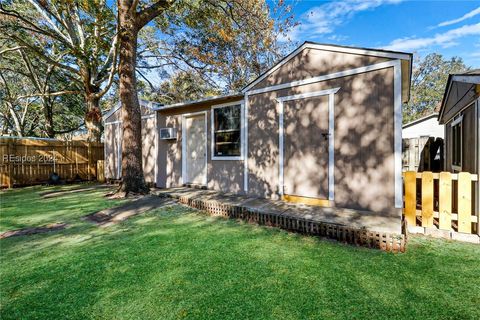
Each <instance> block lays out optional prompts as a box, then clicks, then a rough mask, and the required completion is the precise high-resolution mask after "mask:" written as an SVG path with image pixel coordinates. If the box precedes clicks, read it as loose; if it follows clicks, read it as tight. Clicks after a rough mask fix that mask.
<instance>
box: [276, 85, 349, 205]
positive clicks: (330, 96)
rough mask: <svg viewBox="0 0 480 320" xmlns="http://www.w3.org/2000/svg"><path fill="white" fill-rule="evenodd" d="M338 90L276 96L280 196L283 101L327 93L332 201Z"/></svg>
mask: <svg viewBox="0 0 480 320" xmlns="http://www.w3.org/2000/svg"><path fill="white" fill-rule="evenodd" d="M338 90H340V87H337V88H332V89H327V90H321V91H315V92H308V93H303V94H297V95H293V96H287V97H280V98H277V99H276V100H277V102H278V109H279V110H278V114H279V119H278V123H279V128H278V140H279V176H278V181H279V182H278V191H279V193H280V196H282V195H283V194H284V162H285V154H284V152H285V151H284V147H285V146H284V136H285V130H284V102H285V101H292V100H299V99H305V98H312V97H320V96H327V95H328V200H331V201H333V200H334V198H335V177H334V167H335V159H334V156H335V150H334V149H335V145H334V141H335V140H334V138H335V137H334V133H335V132H334V131H335V130H334V128H335V124H334V121H335V120H334V119H335V117H334V109H335V97H334V96H335V93H337V92H338Z"/></svg>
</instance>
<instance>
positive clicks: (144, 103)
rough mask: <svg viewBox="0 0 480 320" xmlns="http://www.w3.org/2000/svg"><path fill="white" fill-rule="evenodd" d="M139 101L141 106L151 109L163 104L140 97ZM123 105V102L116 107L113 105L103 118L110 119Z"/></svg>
mask: <svg viewBox="0 0 480 320" xmlns="http://www.w3.org/2000/svg"><path fill="white" fill-rule="evenodd" d="M138 102H139V103H140V106H141V107H144V108H148V109H151V110H157V108H159V107H160V106H162V104H161V103H158V102H153V101H148V100H143V99H138ZM121 107H122V104H121V103H120V102H118V103H117V104H116V105H115V107H113V108H112V109H110V110H109V111H108V112H107V113H105V114H104V115H103V120H104V121H105V120H106V119H108V118H109V117H110V116H111V115H112V114H114V113H115V112H117V110H118V109H120V108H121Z"/></svg>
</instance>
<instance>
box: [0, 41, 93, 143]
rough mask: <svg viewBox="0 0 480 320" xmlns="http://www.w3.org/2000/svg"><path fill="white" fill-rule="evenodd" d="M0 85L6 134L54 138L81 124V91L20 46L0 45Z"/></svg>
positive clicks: (82, 104) (0, 109) (53, 67)
mask: <svg viewBox="0 0 480 320" xmlns="http://www.w3.org/2000/svg"><path fill="white" fill-rule="evenodd" d="M3 48H9V49H3ZM2 49H3V50H2ZM0 84H1V87H0V94H1V95H2V97H3V99H2V101H1V107H0V112H1V113H2V115H3V118H4V119H6V120H7V121H5V123H4V126H5V128H4V132H5V133H7V132H10V133H11V134H13V135H16V136H25V135H26V136H39V137H48V138H54V137H55V135H58V134H62V133H66V132H70V131H73V130H76V129H78V128H79V127H80V126H81V125H82V124H83V114H84V110H85V104H84V101H83V97H82V96H79V93H81V89H80V88H78V86H77V85H76V84H75V83H74V82H73V83H72V82H71V81H69V79H68V77H67V76H66V75H65V73H64V72H63V71H62V70H61V69H58V68H56V67H55V65H47V64H45V63H42V61H41V60H39V59H36V58H35V57H32V58H31V57H29V56H28V55H27V54H26V52H24V48H23V47H13V48H12V46H11V44H10V45H9V44H8V43H1V44H0Z"/></svg>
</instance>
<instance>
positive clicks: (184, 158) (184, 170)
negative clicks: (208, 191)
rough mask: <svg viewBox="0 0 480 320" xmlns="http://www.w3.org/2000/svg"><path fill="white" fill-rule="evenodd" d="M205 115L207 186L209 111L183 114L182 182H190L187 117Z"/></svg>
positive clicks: (206, 180)
mask: <svg viewBox="0 0 480 320" xmlns="http://www.w3.org/2000/svg"><path fill="white" fill-rule="evenodd" d="M202 114H203V115H204V117H205V153H206V155H205V170H206V172H205V179H204V181H203V185H204V186H207V184H208V131H207V129H208V127H207V111H199V112H192V113H184V114H182V181H181V184H185V183H188V182H187V181H186V180H187V179H186V178H187V122H186V118H189V117H195V116H198V115H202Z"/></svg>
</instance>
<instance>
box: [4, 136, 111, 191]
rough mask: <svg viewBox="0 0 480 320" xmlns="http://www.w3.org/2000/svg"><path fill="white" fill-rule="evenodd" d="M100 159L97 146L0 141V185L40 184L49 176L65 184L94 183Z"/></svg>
mask: <svg viewBox="0 0 480 320" xmlns="http://www.w3.org/2000/svg"><path fill="white" fill-rule="evenodd" d="M103 158H104V151H103V143H99V142H86V141H61V140H54V139H38V138H10V137H8V138H7V137H0V185H1V186H2V187H13V186H14V185H18V186H20V185H31V184H38V183H44V182H47V181H48V180H49V178H50V175H51V174H52V173H53V172H56V173H57V174H58V175H59V176H60V179H61V180H66V181H73V180H78V179H81V180H95V179H96V178H97V177H98V176H99V175H98V169H97V161H99V160H103ZM100 167H103V164H101V165H100ZM102 174H103V173H102Z"/></svg>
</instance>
